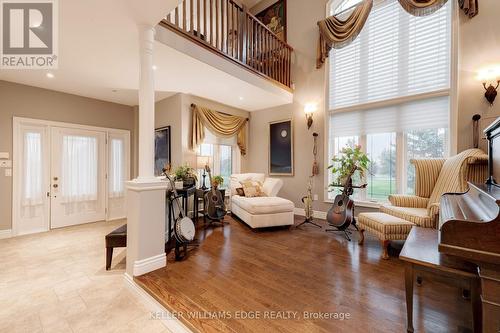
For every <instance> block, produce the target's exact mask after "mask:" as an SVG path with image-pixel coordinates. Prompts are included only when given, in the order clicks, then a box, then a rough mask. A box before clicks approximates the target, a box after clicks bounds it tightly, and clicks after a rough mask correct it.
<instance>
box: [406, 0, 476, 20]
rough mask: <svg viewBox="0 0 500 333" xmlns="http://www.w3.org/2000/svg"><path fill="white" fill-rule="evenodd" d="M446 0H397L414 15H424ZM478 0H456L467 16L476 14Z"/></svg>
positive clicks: (430, 12) (433, 10) (440, 5)
mask: <svg viewBox="0 0 500 333" xmlns="http://www.w3.org/2000/svg"><path fill="white" fill-rule="evenodd" d="M447 1H448V0H399V4H400V5H401V7H403V8H404V10H406V11H407V12H408V13H410V14H411V15H414V16H425V15H429V14H432V13H434V12H435V11H436V10H438V9H439V8H441V7H442V6H443V5H444V4H445V3H446V2H447ZM477 1H478V0H458V4H459V5H460V8H461V9H462V10H463V11H464V13H465V15H467V16H469V18H471V17H474V16H476V15H477V13H478V11H479V6H478V3H477Z"/></svg>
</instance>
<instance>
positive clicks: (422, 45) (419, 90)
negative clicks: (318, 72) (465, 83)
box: [329, 0, 451, 110]
mask: <svg viewBox="0 0 500 333" xmlns="http://www.w3.org/2000/svg"><path fill="white" fill-rule="evenodd" d="M450 50H451V1H448V2H447V4H446V5H444V6H443V7H442V8H441V9H439V10H438V11H437V12H435V13H433V14H432V15H428V16H424V17H415V16H412V15H409V14H408V13H407V12H405V11H404V9H403V8H402V7H401V5H400V4H399V3H398V1H397V0H384V1H380V2H376V3H375V4H374V7H373V9H372V12H371V13H370V16H369V17H368V20H367V22H366V24H365V26H364V27H363V30H362V31H361V33H360V35H359V36H358V38H357V39H356V40H355V41H354V42H353V43H351V44H350V45H348V46H346V47H344V48H342V49H338V50H335V49H334V50H332V51H331V54H330V74H329V75H330V87H329V89H330V90H329V95H330V98H329V102H330V109H331V110H335V109H339V108H348V107H350V106H354V105H359V104H366V103H371V102H378V101H385V100H390V99H394V98H401V97H406V96H412V95H417V94H423V93H429V92H435V91H442V90H446V89H449V87H450Z"/></svg>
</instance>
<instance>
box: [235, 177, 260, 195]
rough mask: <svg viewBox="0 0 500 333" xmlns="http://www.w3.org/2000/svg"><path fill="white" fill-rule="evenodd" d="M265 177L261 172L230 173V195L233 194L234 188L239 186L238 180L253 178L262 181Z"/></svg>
mask: <svg viewBox="0 0 500 333" xmlns="http://www.w3.org/2000/svg"><path fill="white" fill-rule="evenodd" d="M265 179H266V175H265V174H263V173H235V174H232V175H231V181H230V184H229V185H230V188H231V195H235V194H237V193H236V189H237V188H238V187H241V184H240V182H243V181H246V180H253V181H257V182H261V183H264V180H265Z"/></svg>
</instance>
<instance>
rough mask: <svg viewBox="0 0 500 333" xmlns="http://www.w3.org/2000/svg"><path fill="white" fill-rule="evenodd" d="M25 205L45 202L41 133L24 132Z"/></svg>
mask: <svg viewBox="0 0 500 333" xmlns="http://www.w3.org/2000/svg"><path fill="white" fill-rule="evenodd" d="M23 166H24V170H23V171H24V175H23V176H24V177H23V181H24V184H23V190H24V191H23V200H22V204H23V206H33V205H40V204H42V203H43V190H42V182H43V180H42V177H43V170H42V167H43V163H42V138H41V134H40V133H33V132H27V133H25V134H24V161H23Z"/></svg>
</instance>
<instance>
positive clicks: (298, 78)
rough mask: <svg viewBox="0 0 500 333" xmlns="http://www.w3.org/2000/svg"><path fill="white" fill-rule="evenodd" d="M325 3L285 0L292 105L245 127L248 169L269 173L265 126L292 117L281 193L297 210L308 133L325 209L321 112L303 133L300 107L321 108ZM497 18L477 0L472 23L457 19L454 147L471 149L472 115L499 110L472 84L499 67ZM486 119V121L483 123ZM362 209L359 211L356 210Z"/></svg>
mask: <svg viewBox="0 0 500 333" xmlns="http://www.w3.org/2000/svg"><path fill="white" fill-rule="evenodd" d="M273 2H274V1H273V0H263V1H262V2H260V3H259V4H257V5H256V6H255V7H253V8H252V9H251V11H252V12H254V13H255V12H259V11H260V10H262V9H263V8H265V7H267V6H269V5H270V4H271V3H273ZM327 2H328V1H327V0H317V1H302V0H288V1H287V10H288V13H287V22H288V43H289V44H290V45H292V46H293V47H294V49H295V54H294V60H293V69H292V74H293V81H294V83H295V88H296V89H295V92H294V102H293V104H292V105H288V106H282V107H277V108H272V109H266V110H260V111H256V112H252V114H251V115H252V120H251V126H250V142H251V145H250V154H249V157H248V159H249V163H248V170H249V171H252V172H266V173H267V172H268V146H269V145H268V124H269V122H271V121H275V120H281V119H287V118H292V119H293V124H294V131H295V135H294V141H295V149H294V154H295V175H294V176H293V177H283V180H284V181H285V185H284V187H283V189H282V191H281V193H280V195H282V196H284V197H285V198H288V199H290V200H292V201H293V202H294V203H295V205H296V206H297V207H302V203H301V201H300V198H301V197H302V196H303V195H304V193H305V191H306V185H307V178H308V176H309V174H310V173H311V165H312V142H313V141H312V133H313V132H317V133H319V144H320V146H319V156H318V160H319V162H320V169H321V172H322V173H321V174H320V175H318V176H317V177H315V185H314V193H315V194H317V195H318V196H319V201H317V202H315V203H314V209H315V210H321V211H326V210H328V209H329V205H328V204H325V203H324V202H323V199H324V198H323V197H324V189H325V186H326V185H327V184H325V182H324V171H325V165H324V155H323V154H324V152H325V150H326V147H324V142H325V141H324V140H325V135H326V133H325V129H324V113H323V112H316V113H315V114H314V124H313V127H312V128H311V130H309V131H308V130H307V128H306V122H305V117H304V113H303V106H304V104H305V103H308V102H316V103H317V104H318V107H319V110H322V111H324V109H325V96H326V94H325V86H326V84H327V82H326V79H327V77H326V72H325V69H320V70H317V69H316V68H315V61H316V47H317V44H316V43H317V38H318V30H317V25H316V22H317V21H318V20H320V19H322V18H324V16H325V12H326V4H327ZM498 17H500V1H498V0H482V1H481V2H480V14H479V15H478V16H477V17H475V18H474V19H472V20H469V19H467V18H465V16H464V15H463V14H462V13H460V20H459V31H460V33H459V80H460V81H459V82H460V85H459V91H458V93H459V110H458V126H457V127H458V133H459V134H458V149H459V151H461V150H464V149H466V148H468V147H470V146H472V139H471V136H472V134H471V131H472V129H471V118H472V115H473V114H475V113H480V114H481V115H482V116H483V117H492V116H493V117H494V116H496V115H497V114H498V113H499V112H500V98H499V100H498V101H497V103H496V104H495V106H494V107H493V108H490V107H489V106H488V105H487V102H486V100H485V99H484V97H483V94H484V89H483V88H482V86H481V84H480V83H479V82H477V81H475V79H474V76H475V71H477V69H478V68H480V67H481V66H483V65H484V64H486V63H489V62H493V63H495V62H496V63H500V36H499V35H498V33H497V21H498ZM488 121H489V120H488ZM361 210H362V209H358V212H359V211H361Z"/></svg>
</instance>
